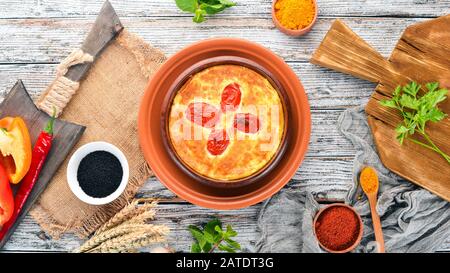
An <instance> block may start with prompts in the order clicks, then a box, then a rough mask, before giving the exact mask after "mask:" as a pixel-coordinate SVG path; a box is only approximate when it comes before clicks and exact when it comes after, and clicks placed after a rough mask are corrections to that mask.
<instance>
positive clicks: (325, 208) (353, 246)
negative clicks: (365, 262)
mask: <svg viewBox="0 0 450 273" xmlns="http://www.w3.org/2000/svg"><path fill="white" fill-rule="evenodd" d="M333 207H345V208H347V209H350V210H351V211H352V212H353V213H354V214H355V215H356V216H357V218H358V222H359V234H358V237H357V238H356V240H355V242H354V243H353V244H352V245H351V246H349V247H348V248H346V249H343V250H333V249H329V248H327V247H326V246H324V245H323V244H322V243H321V242H320V240H319V238H318V237H317V234H316V222H317V220H318V219H319V217H320V215H321V214H322V213H323V212H325V211H326V210H328V209H330V208H333ZM313 232H314V236H315V237H316V239H317V242H319V245H320V247H321V248H323V249H324V250H326V251H327V252H329V253H347V252H350V251H352V250H354V249H355V248H356V247H357V246H358V245H359V244H360V243H361V240H362V236H363V232H364V226H363V222H362V219H361V216H360V215H359V214H358V213H357V212H356V210H355V209H354V208H353V207H352V206H350V205H347V204H342V203H334V204H329V205H327V206H325V207H323V208H321V209H320V210H319V211H318V212H317V213H316V216H314V221H313Z"/></svg>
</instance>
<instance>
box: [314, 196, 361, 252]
mask: <svg viewBox="0 0 450 273" xmlns="http://www.w3.org/2000/svg"><path fill="white" fill-rule="evenodd" d="M313 230H314V234H315V236H316V238H317V240H318V241H319V245H320V246H321V247H322V248H323V249H324V250H326V251H328V252H331V253H346V252H350V251H352V250H353V249H355V248H356V246H358V245H359V243H360V242H361V238H362V235H363V223H362V220H361V217H360V216H359V215H358V213H357V212H356V211H355V209H353V208H352V207H350V206H349V205H345V204H340V203H336V204H331V205H328V206H326V207H324V208H322V209H321V210H319V212H318V213H317V214H316V216H315V217H314V222H313Z"/></svg>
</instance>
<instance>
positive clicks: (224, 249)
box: [218, 244, 236, 253]
mask: <svg viewBox="0 0 450 273" xmlns="http://www.w3.org/2000/svg"><path fill="white" fill-rule="evenodd" d="M218 248H219V249H220V250H222V251H226V252H229V253H235V252H236V251H235V250H234V249H232V248H231V247H229V246H227V245H225V244H220V245H218Z"/></svg>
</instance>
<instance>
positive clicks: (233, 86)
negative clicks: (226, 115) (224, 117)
mask: <svg viewBox="0 0 450 273" xmlns="http://www.w3.org/2000/svg"><path fill="white" fill-rule="evenodd" d="M240 103H241V87H240V86H239V84H237V83H230V84H229V85H227V86H226V87H225V88H224V89H223V92H222V101H221V102H220V106H221V108H222V112H226V111H235V110H236V108H237V107H238V106H239V104H240Z"/></svg>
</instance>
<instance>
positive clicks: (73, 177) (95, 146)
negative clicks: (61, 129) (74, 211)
mask: <svg viewBox="0 0 450 273" xmlns="http://www.w3.org/2000/svg"><path fill="white" fill-rule="evenodd" d="M95 151H106V152H110V153H111V154H113V155H114V156H116V157H117V159H119V161H120V164H121V165H122V170H123V175H122V181H121V182H120V185H119V187H118V188H117V189H116V190H115V191H114V192H113V193H111V194H110V195H108V196H106V197H102V198H95V197H92V196H89V195H87V194H86V193H85V192H84V191H83V190H82V189H81V187H80V183H79V182H78V179H77V172H78V166H79V165H80V162H81V160H82V159H83V158H84V157H86V156H87V155H88V154H90V153H92V152H95ZM129 176H130V168H129V166H128V161H127V158H126V157H125V155H124V154H123V153H122V151H121V150H119V148H117V147H116V146H114V145H112V144H110V143H107V142H104V141H97V142H91V143H88V144H85V145H83V146H81V147H80V148H78V150H76V151H75V153H73V155H72V157H71V158H70V160H69V164H68V165H67V182H68V183H69V187H70V189H71V190H72V192H73V194H75V196H76V197H78V199H80V200H81V201H83V202H85V203H88V204H91V205H104V204H108V203H111V202H112V201H114V200H115V199H116V198H117V197H119V196H120V195H121V194H122V193H123V191H124V190H125V188H126V186H127V184H128V178H129Z"/></svg>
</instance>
